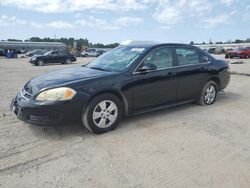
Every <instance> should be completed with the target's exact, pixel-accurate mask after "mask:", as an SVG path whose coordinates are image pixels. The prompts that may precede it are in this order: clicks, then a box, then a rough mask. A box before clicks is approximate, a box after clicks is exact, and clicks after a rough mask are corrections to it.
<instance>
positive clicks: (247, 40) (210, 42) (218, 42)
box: [189, 38, 250, 45]
mask: <svg viewBox="0 0 250 188" xmlns="http://www.w3.org/2000/svg"><path fill="white" fill-rule="evenodd" d="M232 43H237V44H239V43H250V38H247V39H246V40H240V39H236V40H228V41H226V42H222V41H217V42H212V40H211V39H210V40H209V42H208V43H206V42H202V43H195V42H194V41H191V42H190V43H189V44H191V45H201V44H232Z"/></svg>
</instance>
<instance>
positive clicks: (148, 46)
mask: <svg viewBox="0 0 250 188" xmlns="http://www.w3.org/2000/svg"><path fill="white" fill-rule="evenodd" d="M121 46H129V47H137V48H152V47H160V46H176V47H183V46H185V47H190V46H191V47H195V46H192V45H189V44H182V43H147V44H128V45H121ZM195 48H196V47H195Z"/></svg>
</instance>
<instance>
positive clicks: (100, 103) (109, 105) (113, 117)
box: [82, 94, 123, 134]
mask: <svg viewBox="0 0 250 188" xmlns="http://www.w3.org/2000/svg"><path fill="white" fill-rule="evenodd" d="M122 114H123V108H122V103H121V101H120V99H119V98H117V97H116V96H115V95H112V94H103V95H99V96H97V97H95V98H94V99H93V100H92V101H91V102H90V103H89V104H88V105H87V107H86V109H85V110H84V111H83V113H82V123H83V125H84V126H85V127H86V128H87V129H88V130H89V131H91V132H94V133H96V134H101V133H105V132H109V131H112V130H114V129H115V128H116V126H117V125H118V124H119V122H120V119H121V117H122Z"/></svg>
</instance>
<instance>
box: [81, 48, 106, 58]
mask: <svg viewBox="0 0 250 188" xmlns="http://www.w3.org/2000/svg"><path fill="white" fill-rule="evenodd" d="M81 55H82V57H88V56H92V57H93V56H94V57H98V56H100V55H101V54H100V53H99V52H98V50H96V49H94V48H88V49H86V50H84V51H83V52H82V53H81Z"/></svg>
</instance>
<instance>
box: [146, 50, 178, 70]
mask: <svg viewBox="0 0 250 188" xmlns="http://www.w3.org/2000/svg"><path fill="white" fill-rule="evenodd" d="M147 64H151V65H153V66H154V67H155V68H156V69H164V68H168V67H172V66H173V56H172V50H171V48H168V47H166V48H159V49H157V50H155V51H153V52H152V53H151V54H149V55H148V57H147V58H146V59H145V60H144V62H143V65H147Z"/></svg>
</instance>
